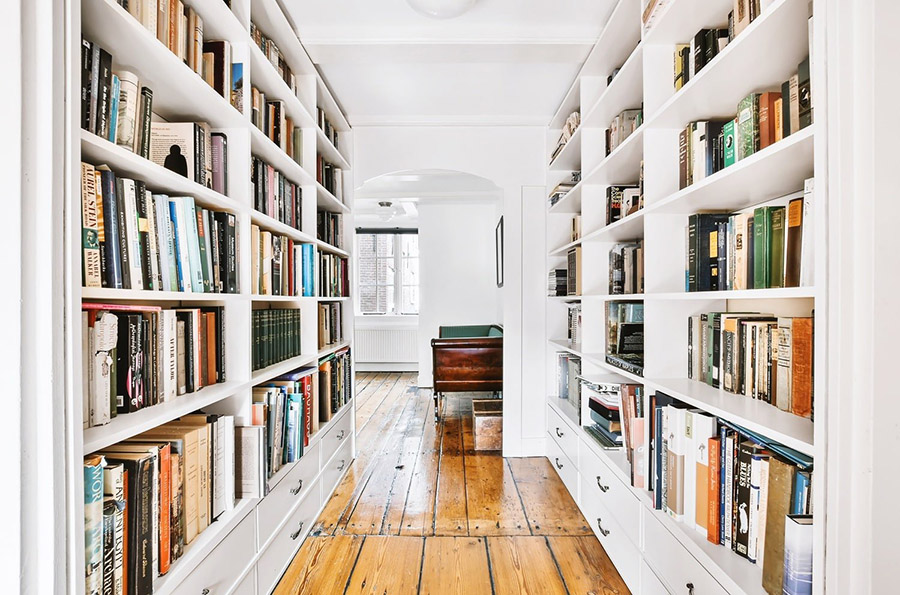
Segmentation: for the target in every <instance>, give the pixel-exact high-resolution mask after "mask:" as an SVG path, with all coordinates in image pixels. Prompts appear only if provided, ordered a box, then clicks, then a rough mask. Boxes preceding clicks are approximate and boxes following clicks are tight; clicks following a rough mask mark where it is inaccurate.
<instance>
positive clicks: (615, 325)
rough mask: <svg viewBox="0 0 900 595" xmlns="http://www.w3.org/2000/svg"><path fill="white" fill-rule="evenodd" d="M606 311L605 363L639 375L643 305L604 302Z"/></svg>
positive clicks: (642, 341)
mask: <svg viewBox="0 0 900 595" xmlns="http://www.w3.org/2000/svg"><path fill="white" fill-rule="evenodd" d="M606 312H607V317H606V362H607V363H608V364H610V365H613V366H615V367H617V368H621V369H622V370H625V371H626V372H630V373H632V374H636V375H638V376H643V374H644V304H643V303H641V302H607V303H606Z"/></svg>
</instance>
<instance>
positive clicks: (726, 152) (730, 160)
mask: <svg viewBox="0 0 900 595" xmlns="http://www.w3.org/2000/svg"><path fill="white" fill-rule="evenodd" d="M734 122H735V121H734V120H729V121H728V122H725V125H724V126H722V138H723V139H725V142H724V143H723V144H724V147H723V157H724V167H728V166H729V165H734V161H735V156H736V153H735V151H734V142H735V136H734V132H735V130H734Z"/></svg>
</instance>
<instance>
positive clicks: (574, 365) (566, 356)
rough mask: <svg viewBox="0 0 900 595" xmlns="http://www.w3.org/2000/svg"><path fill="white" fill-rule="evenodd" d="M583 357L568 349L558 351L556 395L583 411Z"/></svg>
mask: <svg viewBox="0 0 900 595" xmlns="http://www.w3.org/2000/svg"><path fill="white" fill-rule="evenodd" d="M579 376H581V358H580V357H578V356H577V355H572V354H571V353H569V352H568V351H558V352H557V353H556V396H557V397H559V398H560V399H565V400H566V401H568V402H569V403H570V404H571V405H572V407H574V408H575V411H581V382H580V381H579V380H578V377H579Z"/></svg>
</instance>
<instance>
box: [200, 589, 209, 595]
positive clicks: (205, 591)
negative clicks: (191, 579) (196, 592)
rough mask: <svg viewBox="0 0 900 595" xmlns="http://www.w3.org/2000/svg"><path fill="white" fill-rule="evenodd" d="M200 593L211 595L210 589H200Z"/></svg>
mask: <svg viewBox="0 0 900 595" xmlns="http://www.w3.org/2000/svg"><path fill="white" fill-rule="evenodd" d="M200 595H209V589H203V590H202V591H200Z"/></svg>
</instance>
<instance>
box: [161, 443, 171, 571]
mask: <svg viewBox="0 0 900 595" xmlns="http://www.w3.org/2000/svg"><path fill="white" fill-rule="evenodd" d="M171 448H172V445H171V444H170V443H168V442H165V443H163V444H161V445H160V447H159V573H160V574H165V573H167V572H169V565H170V564H171V561H172V558H171V553H172V548H171V547H170V544H171V538H170V535H171V533H170V526H171V513H172V471H171V470H172V457H171Z"/></svg>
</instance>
